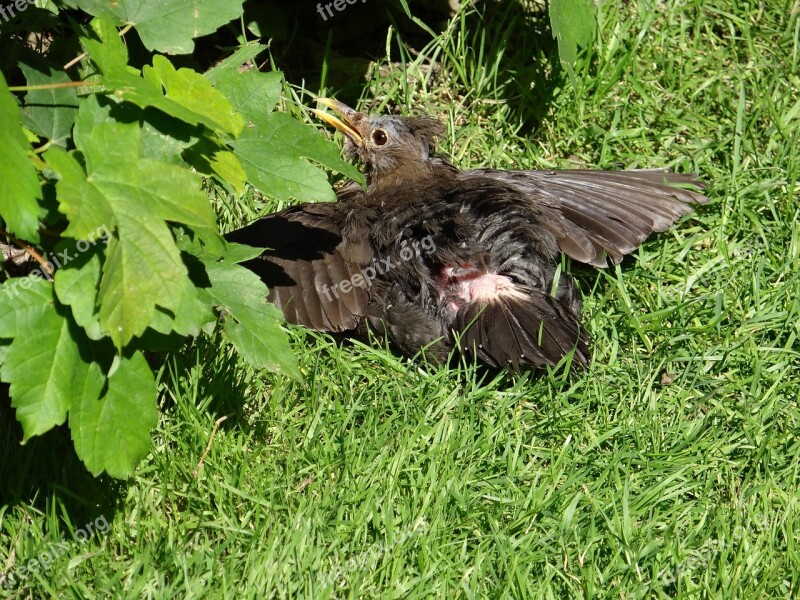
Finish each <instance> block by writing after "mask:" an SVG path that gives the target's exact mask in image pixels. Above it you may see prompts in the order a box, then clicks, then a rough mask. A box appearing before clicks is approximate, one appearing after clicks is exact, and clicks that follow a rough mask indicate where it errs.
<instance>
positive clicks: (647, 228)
mask: <svg viewBox="0 0 800 600" xmlns="http://www.w3.org/2000/svg"><path fill="white" fill-rule="evenodd" d="M462 177H468V178H472V177H488V178H490V179H492V180H495V181H502V182H503V183H505V184H506V185H509V186H511V187H513V188H514V189H516V190H517V191H519V192H520V193H521V194H523V196H524V197H527V198H529V199H530V200H531V202H533V203H534V204H535V205H536V206H537V209H539V210H540V211H542V212H543V213H544V212H549V213H551V214H550V215H548V217H549V218H545V219H542V225H544V226H545V227H546V228H547V229H548V230H549V231H550V233H552V234H553V236H554V237H555V238H556V240H557V241H558V244H559V247H560V249H561V251H562V252H564V253H565V254H566V255H567V256H570V257H571V258H573V259H575V260H577V261H580V262H584V263H588V264H591V265H594V266H597V267H605V266H607V265H608V260H607V257H608V258H610V259H611V261H612V263H617V262H619V261H620V260H621V259H622V257H623V256H624V255H625V254H628V253H630V252H633V250H634V249H636V247H637V246H639V244H641V243H642V242H643V241H644V240H645V239H646V238H647V237H648V236H649V235H650V234H651V233H653V232H660V231H665V230H666V229H667V228H668V227H669V226H670V225H672V224H673V223H674V222H675V221H676V220H677V219H678V218H679V217H681V216H682V215H685V214H688V213H690V212H692V204H705V203H706V202H708V198H706V197H705V196H704V195H702V194H700V193H699V192H697V191H693V190H688V189H683V188H679V187H675V185H676V184H677V185H686V186H693V187H694V188H695V189H703V188H705V185H703V184H702V183H701V182H700V181H698V179H697V177H696V176H695V175H684V174H679V173H668V172H666V171H662V170H658V169H643V170H633V171H592V170H570V171H499V170H493V169H477V170H474V171H465V172H463V174H462Z"/></svg>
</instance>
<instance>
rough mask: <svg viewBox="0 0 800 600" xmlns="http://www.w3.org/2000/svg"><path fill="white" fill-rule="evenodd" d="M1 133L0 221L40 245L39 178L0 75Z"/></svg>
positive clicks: (10, 96)
mask: <svg viewBox="0 0 800 600" xmlns="http://www.w3.org/2000/svg"><path fill="white" fill-rule="evenodd" d="M0 131H2V132H3V160H0V220H2V221H4V222H5V224H6V227H7V228H8V229H9V230H10V231H11V232H13V233H14V234H15V235H17V236H18V237H20V238H22V239H25V240H28V241H30V242H38V241H39V218H40V217H41V216H43V214H44V211H43V210H42V208H41V207H40V206H39V203H38V200H39V199H40V198H41V197H42V192H41V187H40V185H39V176H38V174H37V173H36V169H35V168H34V166H33V163H32V162H31V160H30V156H31V155H32V154H33V152H32V149H31V146H30V143H29V142H28V140H27V138H26V137H25V133H23V131H22V127H20V111H19V107H18V106H17V103H16V101H15V100H14V97H13V96H12V95H11V92H9V91H8V86H7V85H6V80H5V79H4V78H3V75H2V73H0Z"/></svg>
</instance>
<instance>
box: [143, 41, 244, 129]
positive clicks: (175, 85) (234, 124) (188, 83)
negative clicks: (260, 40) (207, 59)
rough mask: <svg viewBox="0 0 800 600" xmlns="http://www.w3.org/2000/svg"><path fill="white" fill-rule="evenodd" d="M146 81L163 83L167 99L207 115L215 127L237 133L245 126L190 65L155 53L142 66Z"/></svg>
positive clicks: (222, 98)
mask: <svg viewBox="0 0 800 600" xmlns="http://www.w3.org/2000/svg"><path fill="white" fill-rule="evenodd" d="M142 74H143V75H144V79H145V81H150V82H151V83H153V84H155V85H159V86H163V88H164V92H165V95H166V97H167V99H169V100H171V101H172V102H174V103H175V104H178V105H179V106H181V107H183V108H186V109H187V110H190V111H192V112H195V113H198V114H202V115H205V116H206V119H207V120H208V121H209V124H210V125H212V126H213V127H214V128H215V129H219V130H222V131H227V132H228V133H231V134H232V135H238V134H239V132H241V131H242V128H243V127H244V121H243V119H242V117H241V116H240V115H238V114H236V113H235V111H234V109H233V107H232V106H231V103H230V102H228V99H227V98H226V97H225V96H224V95H223V94H222V93H221V92H219V91H217V90H215V89H214V88H213V87H212V85H211V82H210V81H209V80H208V79H206V78H205V77H203V76H202V75H201V74H200V73H197V72H196V71H193V70H191V69H178V70H176V69H175V67H173V66H172V63H170V62H169V61H168V60H167V59H166V58H165V57H163V56H154V57H153V66H152V67H148V66H145V67H144V69H143V70H142Z"/></svg>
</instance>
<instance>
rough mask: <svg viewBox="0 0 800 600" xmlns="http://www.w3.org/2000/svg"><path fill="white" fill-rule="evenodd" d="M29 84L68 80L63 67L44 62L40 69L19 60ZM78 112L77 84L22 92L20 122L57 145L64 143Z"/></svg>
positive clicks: (49, 83) (64, 145) (48, 83)
mask: <svg viewBox="0 0 800 600" xmlns="http://www.w3.org/2000/svg"><path fill="white" fill-rule="evenodd" d="M19 67H20V69H22V73H23V74H24V75H25V81H26V82H27V84H28V85H31V86H32V85H52V84H58V83H68V82H70V81H71V79H70V78H69V76H68V75H67V74H66V73H64V71H62V70H56V69H53V68H52V67H50V66H47V65H43V66H42V67H41V69H42V70H39V69H36V68H34V67H32V66H30V65H27V64H24V63H20V65H19ZM77 112H78V93H77V90H76V88H74V87H67V88H55V89H46V90H31V91H29V92H28V93H27V94H25V105H24V107H23V109H22V114H23V120H22V122H23V124H24V125H25V126H26V127H28V128H29V129H30V130H31V131H33V132H34V133H36V135H38V136H40V137H42V138H45V139H47V140H50V142H51V143H53V144H55V145H57V146H63V147H66V146H67V140H68V139H69V136H70V133H71V131H72V125H73V123H74V122H75V115H76V114H77Z"/></svg>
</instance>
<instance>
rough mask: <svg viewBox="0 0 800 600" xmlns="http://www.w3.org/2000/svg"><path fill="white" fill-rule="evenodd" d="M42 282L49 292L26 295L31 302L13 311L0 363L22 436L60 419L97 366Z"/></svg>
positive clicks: (58, 423)
mask: <svg viewBox="0 0 800 600" xmlns="http://www.w3.org/2000/svg"><path fill="white" fill-rule="evenodd" d="M43 285H46V286H47V288H48V289H49V290H50V297H49V298H48V299H46V298H45V297H44V295H38V294H37V296H36V297H33V296H30V295H29V296H28V297H27V299H29V300H31V301H33V302H34V304H29V305H28V306H27V310H25V311H17V319H16V331H15V336H14V341H13V342H12V343H11V345H10V347H9V348H8V352H7V354H6V356H5V360H4V362H3V364H2V367H0V379H2V380H3V381H5V382H6V383H9V384H10V385H11V387H10V395H11V405H12V406H13V407H14V408H15V409H16V412H17V420H18V421H19V422H20V424H21V425H22V430H23V433H24V440H28V439H30V438H31V437H32V436H35V435H40V434H42V433H44V432H46V431H48V430H49V429H51V428H52V427H54V426H56V425H60V424H62V423H63V422H64V421H65V420H66V418H67V411H68V410H69V409H70V406H71V404H72V402H74V401H75V400H77V399H79V398H81V397H82V395H83V394H84V392H85V391H86V382H87V380H89V379H92V377H93V375H92V372H95V375H96V372H99V369H97V366H96V365H95V367H94V369H93V368H92V364H91V363H87V362H85V361H84V360H83V359H82V358H81V348H80V345H81V343H82V342H83V343H85V338H84V337H83V336H82V335H81V333H80V329H79V328H78V327H76V326H75V325H74V323H72V322H71V320H70V319H69V318H65V317H64V316H63V315H61V314H59V312H57V311H56V307H55V305H54V302H53V297H52V286H51V285H50V284H49V283H47V282H41V283H38V284H37V287H40V288H41V287H42V286H43ZM96 391H97V393H99V386H96Z"/></svg>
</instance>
